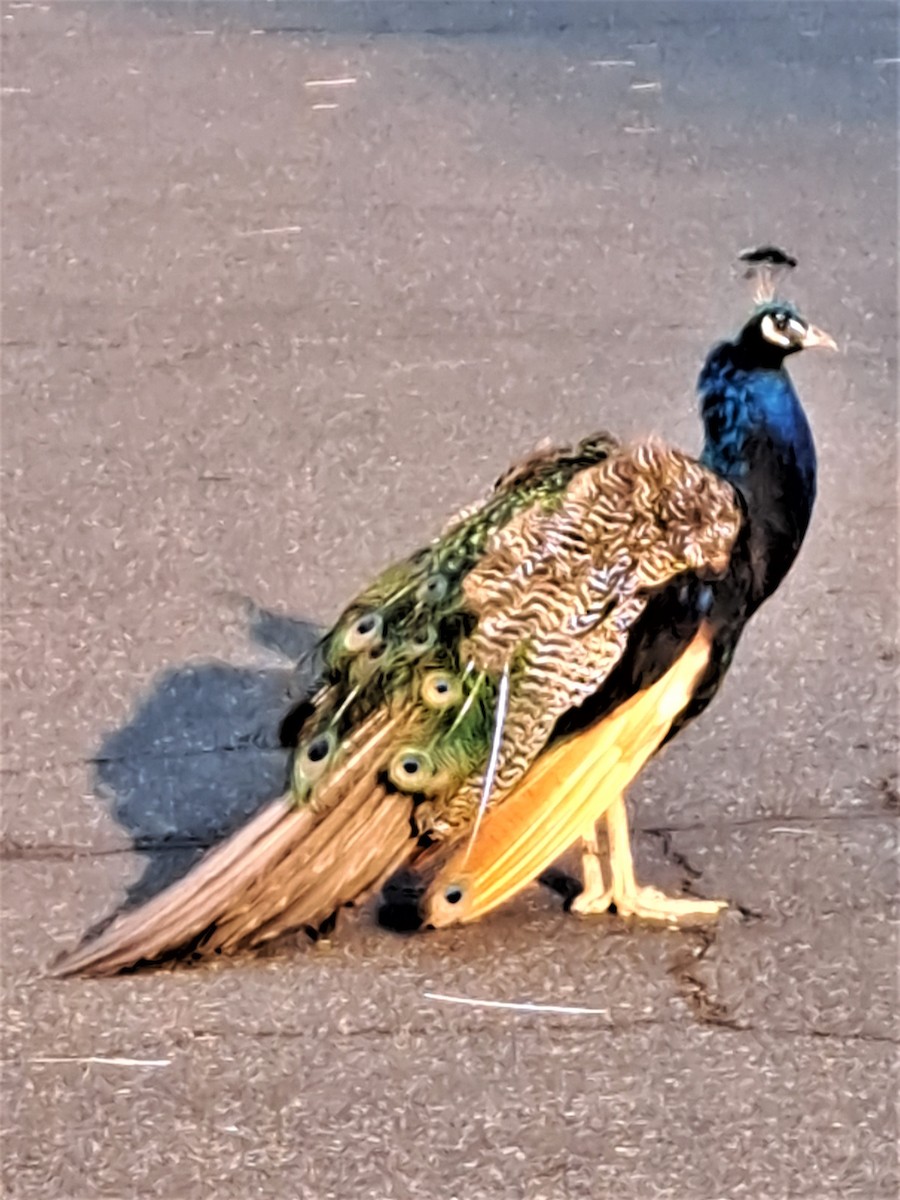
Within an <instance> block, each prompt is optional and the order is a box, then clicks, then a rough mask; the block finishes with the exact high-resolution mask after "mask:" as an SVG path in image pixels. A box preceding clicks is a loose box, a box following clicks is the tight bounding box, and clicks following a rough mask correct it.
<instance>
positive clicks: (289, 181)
mask: <svg viewBox="0 0 900 1200" xmlns="http://www.w3.org/2000/svg"><path fill="white" fill-rule="evenodd" d="M563 12H564V13H565V14H567V15H566V16H565V19H562V17H561V18H560V19H559V20H556V21H555V20H554V16H555V14H558V13H563ZM338 14H340V15H338ZM504 14H505V15H504ZM329 22H330V27H329ZM404 22H406V24H405V26H404ZM895 25H896V10H895V9H894V8H893V7H892V6H882V5H878V4H862V3H856V4H848V5H842V4H829V5H810V4H799V3H798V4H791V5H777V6H773V5H769V4H765V3H761V4H753V5H749V4H745V5H742V4H719V3H708V4H704V5H701V6H694V5H691V4H668V5H649V4H648V5H632V6H624V5H620V6H608V5H587V6H577V5H572V4H566V5H560V6H559V8H558V9H557V10H553V9H552V8H551V7H549V6H547V5H522V6H519V7H510V6H508V5H469V6H467V5H465V4H450V5H448V4H439V5H438V4H435V5H433V6H430V7H428V9H427V11H425V9H423V7H422V6H421V5H418V6H417V5H400V4H385V5H383V6H381V7H379V6H377V5H375V6H372V5H361V4H355V5H351V6H347V7H345V8H340V7H339V6H334V7H331V8H328V6H324V5H302V4H296V5H291V4H289V3H278V4H271V5H264V4H253V3H247V4H244V5H237V4H235V5H227V6H226V5H220V6H215V5H210V4H206V5H185V6H182V7H180V8H179V7H177V6H174V5H168V6H158V7H157V8H156V9H153V8H139V7H137V6H127V5H107V6H103V5H94V6H81V5H78V4H40V3H7V4H5V6H4V7H3V18H2V28H3V64H2V65H3V112H2V117H3V145H2V154H3V163H2V165H3V267H4V275H3V300H4V305H3V343H4V350H3V382H4V386H5V411H4V424H3V435H4V439H3V440H4V447H3V453H4V465H3V483H4V497H3V500H4V505H3V508H4V525H5V544H4V551H5V558H4V596H3V600H4V613H3V639H4V658H3V670H4V685H5V686H4V706H3V732H4V742H5V763H4V767H3V772H4V773H3V832H4V862H3V921H2V938H3V941H2V955H3V968H4V984H5V1050H4V1055H5V1057H4V1086H5V1100H4V1108H3V1128H4V1138H3V1141H4V1150H3V1154H4V1172H5V1174H4V1190H5V1194H6V1195H8V1196H11V1197H34V1196H41V1197H76V1198H80V1197H100V1196H107V1197H113V1196H117V1197H132V1196H134V1197H144V1196H159V1197H166V1198H179V1197H184V1198H193V1197H251V1196H279V1197H291V1196H294V1197H304V1198H305V1197H311V1198H314V1200H329V1198H340V1200H344V1198H345V1197H360V1198H369V1197H371V1198H379V1200H380V1198H391V1197H407V1196H415V1197H423V1198H425V1200H429V1198H432V1197H434V1198H438V1197H440V1198H441V1200H452V1198H454V1197H465V1198H466V1200H479V1198H483V1197H490V1198H501V1197H513V1198H518V1197H521V1198H523V1200H540V1198H545V1200H556V1198H565V1197H576V1196H578V1197H601V1198H602V1197H607V1196H608V1197H615V1198H616V1200H655V1198H669V1200H724V1198H727V1200H732V1198H734V1200H737V1198H739V1197H747V1198H751V1200H775V1198H787V1197H790V1198H795V1197H797V1198H799V1197H803V1198H808V1200H852V1198H859V1200H889V1198H893V1197H895V1196H896V1195H897V1188H898V1178H897V1107H896V1096H897V1091H896V1084H897V1027H896V1000H897V996H896V969H897V950H898V938H897V924H896V920H897V875H896V858H895V851H896V829H897V812H898V802H897V784H896V772H895V766H896V751H897V742H896V732H897V730H896V698H897V697H896V690H895V672H896V665H897V650H896V641H895V634H896V627H895V625H896V622H895V618H896V566H897V563H896V555H895V532H896V513H895V496H896V481H897V462H896V444H895V420H896V407H895V406H896V382H897V378H896V344H895V333H896V326H895V323H896V304H895V300H896V292H895V281H896V259H895V249H896V247H895V233H894V230H895V218H896V212H897V183H896V155H895V137H896V131H897V120H896V84H897V70H898V67H897V51H896V38H895ZM404 27H405V28H407V29H408V28H413V29H414V30H416V32H413V33H403V32H402V29H403V28H404ZM310 30H316V31H313V32H310ZM429 30H430V31H431V32H429ZM467 30H469V31H470V32H467ZM451 35H452V36H451ZM342 77H344V78H351V79H353V80H355V82H353V83H347V84H344V85H338V86H312V84H313V83H315V81H320V80H323V79H333V78H342ZM761 240H773V241H775V242H777V243H783V244H784V245H786V246H787V247H788V248H789V249H790V250H791V251H793V252H794V253H796V254H797V256H798V257H799V259H800V262H801V269H800V271H799V272H798V274H797V278H796V289H795V294H796V296H797V298H798V300H799V301H800V302H801V304H802V305H803V307H804V310H805V311H806V313H807V315H808V316H809V317H810V318H811V319H812V320H814V321H815V322H816V323H818V324H821V325H822V326H824V327H825V328H827V329H828V330H829V331H831V332H832V333H834V334H835V335H836V336H837V337H838V339H839V340H840V343H841V346H842V354H841V355H840V356H839V357H835V358H833V359H829V360H826V359H825V358H818V359H817V358H815V357H814V356H808V360H806V361H798V362H797V363H796V365H795V367H794V375H795V379H796V381H797V383H798V387H799V388H800V390H801V392H802V394H803V396H804V397H805V398H806V400H807V403H808V408H809V411H810V414H811V418H812V421H813V425H814V428H815V432H816V437H817V441H818V445H819V450H820V458H821V495H820V501H819V504H818V508H817V512H816V514H815V518H814V524H813V529H812V532H811V535H810V538H809V541H808V543H807V545H806V546H805V548H804V550H803V554H802V556H801V560H800V561H799V563H798V565H797V567H796V569H795V570H794V572H793V573H792V575H791V576H790V578H789V580H788V581H787V583H786V584H785V585H784V587H783V588H782V589H781V591H780V593H779V594H778V596H777V597H776V598H775V599H774V600H773V601H772V602H771V603H770V604H769V605H768V607H767V608H765V610H764V611H763V612H762V613H761V614H760V615H759V617H758V619H757V620H756V621H755V623H754V624H753V626H752V627H751V628H750V630H749V631H748V633H747V635H746V637H745V639H744V641H743V643H742V645H741V648H740V653H739V655H738V661H737V663H736V665H735V667H734V669H733V671H732V673H731V675H730V677H729V679H728V681H727V684H726V686H725V688H724V690H723V693H722V694H721V695H720V697H719V698H718V699H717V701H716V703H715V705H714V706H713V708H712V709H711V710H710V711H709V712H708V713H707V714H706V716H705V717H704V719H703V720H702V721H700V722H698V723H697V725H696V726H695V727H693V728H692V729H691V730H689V731H688V732H687V733H685V734H684V735H683V736H682V737H680V738H679V739H678V740H677V742H675V743H674V744H673V746H672V747H671V748H669V749H668V750H667V751H666V753H665V754H664V755H663V756H661V758H660V759H659V760H658V761H657V762H656V763H655V764H653V766H652V769H651V770H649V771H648V772H647V773H646V775H645V776H644V778H643V779H642V781H641V782H640V784H639V785H638V786H637V787H636V788H635V789H634V795H633V805H634V813H635V820H636V824H637V826H638V828H639V830H640V832H639V834H638V837H637V851H638V856H639V865H640V869H641V872H642V874H643V876H644V878H645V879H648V880H652V881H653V882H656V883H658V884H660V885H663V886H669V887H676V888H679V887H684V886H685V885H686V884H687V883H692V884H693V886H695V887H696V888H697V889H698V890H699V891H701V892H702V893H703V894H706V895H711V896H712V895H723V896H727V897H729V898H730V899H732V900H733V901H734V902H735V904H736V905H740V906H743V909H744V910H746V911H745V912H743V913H741V911H739V910H738V909H735V910H733V911H732V912H730V913H729V914H728V915H727V916H726V917H725V918H724V919H723V920H722V922H721V924H720V925H719V926H718V928H717V929H716V930H715V931H713V932H712V933H709V934H702V933H699V932H696V931H693V932H692V931H684V932H671V931H659V930H652V929H628V928H626V926H625V925H624V924H623V923H622V922H621V921H618V920H617V919H616V918H614V917H610V918H608V919H602V920H598V921H596V922H593V923H591V922H587V923H586V922H581V921H579V920H578V919H576V918H574V917H570V916H568V915H566V914H565V913H563V912H562V911H561V908H560V903H559V900H558V898H557V897H555V896H553V895H552V894H551V893H549V892H543V891H540V890H539V889H534V890H533V891H531V892H529V893H528V894H526V895H523V896H522V898H521V899H520V900H519V901H517V902H516V903H515V904H513V905H511V906H510V907H509V908H508V909H507V910H505V911H503V912H500V913H498V914H497V915H496V916H494V917H493V918H491V919H490V920H488V921H486V922H484V924H483V925H481V926H480V927H476V928H473V929H466V930H462V931H448V932H445V933H441V934H430V935H423V936H420V937H418V938H413V939H404V938H401V937H397V936H393V935H389V934H386V933H384V932H382V931H379V930H378V929H377V928H375V927H374V925H373V922H372V920H371V916H370V915H368V914H366V913H362V914H358V915H356V916H355V917H354V918H353V919H349V918H348V919H347V920H345V921H342V922H341V925H340V927H339V929H338V932H337V935H336V937H335V938H334V939H333V941H332V943H331V944H330V945H328V946H325V947H323V946H318V947H315V948H311V947H309V946H301V945H291V946H288V947H283V948H281V949H280V950H279V951H278V952H277V953H276V954H274V955H273V956H269V957H266V958H263V959H257V960H253V959H249V960H242V961H240V962H238V963H231V964H216V967H215V968H214V969H203V970H180V971H176V972H173V973H161V974H155V975H154V974H151V975H143V976H136V977H130V978H124V979H119V980H113V981H104V982H80V981H74V982H71V981H70V982H58V981H51V980H48V979H47V978H46V977H45V975H44V969H45V967H46V965H47V964H48V963H49V962H50V961H51V960H52V958H53V957H54V956H55V955H56V953H57V952H58V951H60V950H61V949H62V948H64V947H68V946H71V945H72V944H73V943H74V942H75V941H76V940H77V939H78V937H79V936H80V934H81V933H82V932H83V931H84V929H85V928H87V927H88V926H89V925H91V924H92V923H93V922H95V921H97V920H99V919H100V918H102V917H103V916H104V915H107V914H109V913H110V912H111V911H112V910H113V909H114V908H115V907H116V905H117V904H119V903H121V902H122V900H123V899H124V898H125V896H126V895H127V894H138V893H140V892H142V891H143V892H146V891H148V890H153V888H155V887H158V886H159V883H160V881H162V880H164V879H166V878H171V877H172V875H173V874H174V873H175V872H177V871H179V870H183V869H184V866H185V863H186V861H188V860H189V859H190V857H191V855H193V854H195V853H196V852H197V847H198V846H203V845H206V844H208V843H209V842H210V841H211V840H213V839H214V838H215V837H216V836H217V835H218V834H219V833H221V832H223V831H224V830H226V829H228V828H230V827H232V826H233V825H234V824H235V823H236V822H237V821H238V820H239V819H240V818H241V815H242V814H245V813H247V812H250V811H252V810H253V809H255V808H256V807H257V806H258V805H259V804H260V803H261V802H262V801H263V800H265V799H267V798H268V797H270V796H272V795H275V794H277V792H278V791H279V790H280V788H281V786H282V783H283V779H284V772H285V762H284V758H283V755H282V753H281V751H280V750H278V749H277V747H276V743H275V727H276V724H277V720H278V716H279V713H280V711H281V708H282V706H283V704H284V693H285V688H286V686H287V685H288V682H289V677H290V671H291V660H292V658H293V657H295V656H296V654H297V652H298V650H299V649H300V648H301V647H302V646H303V645H305V644H307V643H308V641H309V639H310V637H311V636H312V629H313V628H314V627H315V625H316V624H317V623H320V622H325V621H327V620H328V619H329V618H330V617H333V616H334V615H335V614H336V612H337V611H338V610H339V608H340V606H341V604H342V602H343V601H344V600H346V599H347V598H348V597H349V596H350V595H351V594H352V592H353V590H354V589H355V588H357V587H358V586H359V585H360V584H362V583H363V582H364V581H365V580H366V579H367V578H368V577H369V576H370V575H371V573H372V572H374V571H375V570H376V569H377V568H378V567H379V566H381V565H383V564H384V563H385V562H386V561H388V560H389V559H390V558H391V557H393V556H396V555H398V554H400V553H402V552H406V551H407V550H409V549H410V548H412V547H414V546H415V545H417V544H418V543H420V542H422V540H423V539H426V538H428V537H430V536H431V535H432V534H433V533H434V532H435V531H436V530H438V529H439V528H440V526H441V524H442V522H443V520H444V518H445V517H446V516H447V514H449V513H451V512H452V511H454V510H455V509H456V508H457V507H459V506H461V505H462V504H464V503H465V502H467V501H469V500H471V499H472V498H473V497H475V496H477V495H479V494H480V493H481V491H482V489H483V488H484V487H485V485H486V484H488V483H489V481H490V480H492V479H493V478H494V477H495V476H496V475H497V474H498V472H499V471H500V470H501V469H502V468H503V467H504V466H505V465H506V464H507V463H508V461H510V460H511V459H512V458H513V457H514V456H515V455H517V454H519V453H522V452H525V451H527V450H529V449H530V448H531V447H532V446H533V445H534V444H535V443H536V442H537V441H539V440H540V439H541V438H543V437H544V436H546V435H550V436H551V437H553V438H555V439H557V440H566V439H570V438H574V437H578V436H579V435H582V434H585V433H587V432H589V431H592V430H594V429H596V428H598V427H604V426H606V427H609V428H612V429H614V430H615V431H617V432H619V433H621V434H623V435H636V434H642V433H647V432H650V431H657V432H660V433H662V434H664V435H665V436H666V437H667V438H669V439H671V440H672V441H673V442H676V443H678V444H681V445H683V446H685V447H687V448H694V447H696V446H697V444H698V437H699V429H698V423H697V419H696V414H695V408H694V398H693V381H694V379H695V377H696V373H697V370H698V368H699V365H700V362H701V359H702V357H703V355H704V354H705V352H706V349H707V348H708V346H709V345H710V344H711V343H712V342H713V341H714V340H715V339H717V338H718V337H720V336H722V335H723V334H725V333H727V332H728V331H729V330H730V329H732V328H733V327H734V325H735V324H736V323H737V322H738V321H740V320H741V319H742V316H743V314H744V312H745V308H746V303H747V300H746V296H745V293H744V291H743V289H742V286H739V285H738V284H737V283H736V282H735V281H734V279H733V278H732V277H731V274H730V272H731V267H730V264H731V261H732V256H733V254H734V252H735V251H736V250H737V249H738V248H740V247H742V246H745V245H747V244H752V243H755V242H759V241H761ZM429 993H442V994H450V995H455V996H461V997H466V998H469V999H478V1000H487V999H489V1000H494V1001H510V1002H533V1003H535V1004H544V1005H556V1006H577V1007H581V1008H587V1009H595V1010H599V1011H596V1012H594V1013H590V1012H589V1013H582V1014H580V1015H579V1014H566V1013H553V1012H547V1011H536V1012H528V1011H515V1010H502V1009H490V1008H485V1007H461V1006H453V1005H451V1004H449V1003H447V1002H446V1001H443V1000H437V999H433V998H430V997H429V995H428V994H429Z"/></svg>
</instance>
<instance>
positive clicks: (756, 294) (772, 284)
mask: <svg viewBox="0 0 900 1200" xmlns="http://www.w3.org/2000/svg"><path fill="white" fill-rule="evenodd" d="M738 260H739V262H741V263H742V264H743V266H744V271H743V276H744V278H745V279H751V280H753V302H754V304H758V305H759V304H769V303H770V302H771V301H772V300H774V299H775V292H776V286H777V283H778V280H779V279H780V278H781V277H782V276H784V275H786V274H787V273H788V272H789V271H792V270H793V269H794V267H796V265H797V260H796V258H794V257H792V255H790V254H788V253H787V252H786V251H784V250H780V249H779V248H778V246H758V247H756V248H755V249H751V250H742V251H741V252H740V254H738Z"/></svg>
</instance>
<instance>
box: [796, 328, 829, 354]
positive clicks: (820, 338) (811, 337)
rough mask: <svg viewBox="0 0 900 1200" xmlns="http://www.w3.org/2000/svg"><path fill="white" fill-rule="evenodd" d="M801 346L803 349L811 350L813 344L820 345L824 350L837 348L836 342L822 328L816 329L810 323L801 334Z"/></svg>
mask: <svg viewBox="0 0 900 1200" xmlns="http://www.w3.org/2000/svg"><path fill="white" fill-rule="evenodd" d="M801 344H802V346H803V349H804V350H812V349H813V347H814V346H821V347H822V349H824V350H837V348H838V344H837V342H836V341H835V340H834V338H833V337H832V336H831V334H830V333H826V332H825V330H824V329H816V327H815V325H810V327H809V328H808V329H807V331H806V333H805V334H804V336H803V341H802V343H801Z"/></svg>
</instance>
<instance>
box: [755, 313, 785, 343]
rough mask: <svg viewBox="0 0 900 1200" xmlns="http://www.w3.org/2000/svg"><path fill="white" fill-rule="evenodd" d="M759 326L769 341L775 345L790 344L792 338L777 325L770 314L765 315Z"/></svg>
mask: <svg viewBox="0 0 900 1200" xmlns="http://www.w3.org/2000/svg"><path fill="white" fill-rule="evenodd" d="M759 328H760V331H761V333H762V335H763V337H764V338H765V339H766V341H767V342H772V343H773V345H775V346H790V344H791V339H790V338H789V337H788V336H787V335H786V334H784V333H782V332H781V331H780V330H779V329H777V328H776V327H775V322H774V321H773V319H772V317H771V316H769V315H768V314H766V316H764V317H763V319H762V322H761V323H760V327H759Z"/></svg>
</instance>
